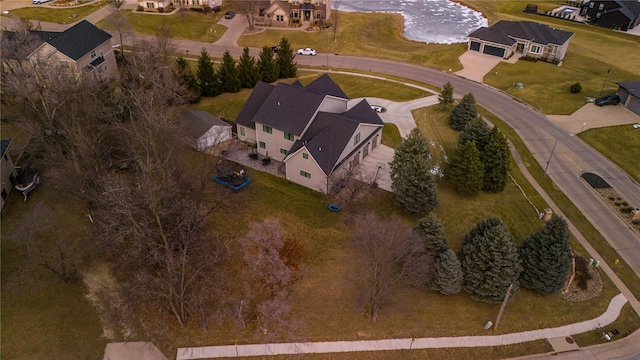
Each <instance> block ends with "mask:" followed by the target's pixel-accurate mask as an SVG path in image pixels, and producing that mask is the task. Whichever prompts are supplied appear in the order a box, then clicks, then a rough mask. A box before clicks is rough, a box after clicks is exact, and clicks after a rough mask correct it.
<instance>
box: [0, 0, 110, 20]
mask: <svg viewBox="0 0 640 360" xmlns="http://www.w3.org/2000/svg"><path fill="white" fill-rule="evenodd" d="M108 4H109V3H108V2H107V1H98V2H95V3H91V4H89V5H85V6H79V7H73V8H68V7H67V8H65V7H60V8H57V9H56V8H49V7H40V6H29V7H25V8H21V9H15V10H11V12H10V13H9V15H2V16H15V17H21V18H24V19H29V20H37V21H46V22H54V23H58V24H70V23H74V22H76V21H80V20H82V19H83V18H84V17H85V16H87V15H89V14H91V13H93V12H94V11H98V10H100V9H101V8H102V7H103V6H108Z"/></svg>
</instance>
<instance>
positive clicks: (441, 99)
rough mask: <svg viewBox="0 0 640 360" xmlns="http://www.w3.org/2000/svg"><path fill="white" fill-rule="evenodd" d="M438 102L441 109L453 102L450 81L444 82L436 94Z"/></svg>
mask: <svg viewBox="0 0 640 360" xmlns="http://www.w3.org/2000/svg"><path fill="white" fill-rule="evenodd" d="M438 104H442V108H443V109H444V108H446V107H447V106H449V105H452V104H453V85H451V83H450V82H447V83H446V84H444V86H443V87H442V90H441V91H440V94H438Z"/></svg>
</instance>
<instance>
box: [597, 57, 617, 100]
mask: <svg viewBox="0 0 640 360" xmlns="http://www.w3.org/2000/svg"><path fill="white" fill-rule="evenodd" d="M611 69H613V64H611V66H609V70H607V77H606V78H604V83H603V84H602V89H600V95H598V96H602V92H603V91H604V87H605V85H607V80H609V74H610V73H611Z"/></svg>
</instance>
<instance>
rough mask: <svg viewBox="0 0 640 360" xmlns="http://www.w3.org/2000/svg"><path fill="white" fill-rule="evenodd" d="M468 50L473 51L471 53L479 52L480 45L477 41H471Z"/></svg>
mask: <svg viewBox="0 0 640 360" xmlns="http://www.w3.org/2000/svg"><path fill="white" fill-rule="evenodd" d="M469 49H471V50H473V51H480V43H479V42H477V41H472V42H471V46H470V47H469Z"/></svg>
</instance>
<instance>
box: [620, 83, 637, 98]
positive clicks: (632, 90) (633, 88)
mask: <svg viewBox="0 0 640 360" xmlns="http://www.w3.org/2000/svg"><path fill="white" fill-rule="evenodd" d="M617 84H618V85H620V87H621V88H623V89H625V90H626V91H627V92H628V93H629V94H632V95H633V96H635V97H637V98H640V80H637V81H626V82H619V83H617Z"/></svg>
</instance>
